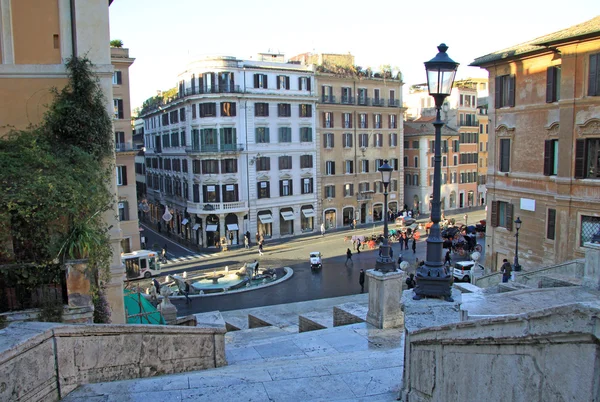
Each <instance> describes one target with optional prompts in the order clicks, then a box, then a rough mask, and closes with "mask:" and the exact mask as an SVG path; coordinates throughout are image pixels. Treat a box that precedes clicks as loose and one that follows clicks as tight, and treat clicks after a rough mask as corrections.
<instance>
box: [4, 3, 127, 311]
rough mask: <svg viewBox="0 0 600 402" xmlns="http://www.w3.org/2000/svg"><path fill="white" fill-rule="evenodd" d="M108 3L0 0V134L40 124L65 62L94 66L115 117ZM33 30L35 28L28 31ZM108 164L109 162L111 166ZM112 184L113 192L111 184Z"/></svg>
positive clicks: (118, 271)
mask: <svg viewBox="0 0 600 402" xmlns="http://www.w3.org/2000/svg"><path fill="white" fill-rule="evenodd" d="M109 3H110V2H107V1H106V0H73V1H70V0H47V1H37V0H12V1H1V2H0V30H1V34H0V41H1V42H0V122H2V123H1V126H0V135H5V134H6V133H7V132H8V131H9V129H10V128H11V127H14V128H16V129H25V128H27V127H28V126H29V125H31V124H33V125H35V124H38V123H40V122H41V120H42V118H43V115H44V113H45V111H46V106H45V105H47V104H49V103H51V102H52V100H53V96H52V93H51V89H52V88H62V87H64V86H65V85H66V84H67V83H68V75H67V70H66V66H65V60H66V59H67V58H70V57H74V56H85V57H87V58H88V59H89V60H90V61H91V62H92V63H94V64H95V66H96V73H97V75H98V78H99V80H100V86H101V88H102V90H103V92H104V95H105V97H106V100H107V104H106V110H107V112H108V113H110V114H112V113H113V96H112V93H113V86H112V76H113V67H112V65H111V55H110V50H109V40H110V39H109V38H110V37H109V24H108V6H109ZM32 27H35V29H32ZM113 162H114V160H113V161H108V163H113ZM110 186H111V187H112V188H113V190H114V193H115V194H116V188H115V182H114V181H113V182H112V183H111V184H110ZM117 213H118V212H117V209H116V206H115V208H114V209H111V210H109V211H107V212H106V213H105V214H104V219H105V221H106V222H107V224H108V225H109V226H110V228H111V229H110V233H109V234H110V239H111V247H112V260H111V266H110V275H111V279H110V281H109V283H107V284H106V285H107V298H108V301H109V303H110V307H111V310H112V315H111V320H112V322H113V323H124V322H125V321H126V320H125V309H124V306H123V276H124V273H125V271H124V269H123V266H122V263H121V247H120V241H121V229H120V225H119V221H118V220H116V219H115V216H117Z"/></svg>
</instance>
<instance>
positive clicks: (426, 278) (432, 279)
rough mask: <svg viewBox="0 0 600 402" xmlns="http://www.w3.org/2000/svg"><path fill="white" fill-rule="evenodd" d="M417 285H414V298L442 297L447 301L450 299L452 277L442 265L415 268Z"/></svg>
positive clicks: (450, 300)
mask: <svg viewBox="0 0 600 402" xmlns="http://www.w3.org/2000/svg"><path fill="white" fill-rule="evenodd" d="M416 279H417V286H416V287H415V296H414V297H413V299H414V300H421V299H422V298H424V297H437V298H440V297H441V298H443V299H444V300H446V301H448V302H452V301H454V300H453V299H452V277H451V276H450V275H449V274H448V273H447V271H446V269H445V268H443V267H439V268H438V267H428V266H427V265H425V266H422V267H420V268H419V269H417V278H416Z"/></svg>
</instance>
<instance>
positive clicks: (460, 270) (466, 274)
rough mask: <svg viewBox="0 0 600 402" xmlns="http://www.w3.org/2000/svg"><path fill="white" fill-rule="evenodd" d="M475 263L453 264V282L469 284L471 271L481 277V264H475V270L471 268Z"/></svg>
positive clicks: (460, 262)
mask: <svg viewBox="0 0 600 402" xmlns="http://www.w3.org/2000/svg"><path fill="white" fill-rule="evenodd" d="M474 265H475V263H474V262H473V261H457V262H456V263H455V264H454V270H453V276H454V280H455V281H459V282H471V277H472V276H473V272H475V271H473V270H476V271H479V272H475V273H476V274H479V275H483V272H484V268H483V266H482V265H481V264H477V266H476V267H475V268H473V266H474Z"/></svg>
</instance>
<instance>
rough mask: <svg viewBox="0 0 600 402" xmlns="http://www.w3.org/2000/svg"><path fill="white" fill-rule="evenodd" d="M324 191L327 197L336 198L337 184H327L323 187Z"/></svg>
mask: <svg viewBox="0 0 600 402" xmlns="http://www.w3.org/2000/svg"><path fill="white" fill-rule="evenodd" d="M323 191H324V193H325V198H335V186H334V185H329V186H325V187H324V188H323Z"/></svg>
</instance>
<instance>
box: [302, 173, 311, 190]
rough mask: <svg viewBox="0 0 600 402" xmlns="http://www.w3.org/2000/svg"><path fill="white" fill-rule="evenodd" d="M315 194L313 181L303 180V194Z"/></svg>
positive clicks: (309, 179)
mask: <svg viewBox="0 0 600 402" xmlns="http://www.w3.org/2000/svg"><path fill="white" fill-rule="evenodd" d="M312 192H313V179H312V177H311V178H305V179H302V194H312Z"/></svg>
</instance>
